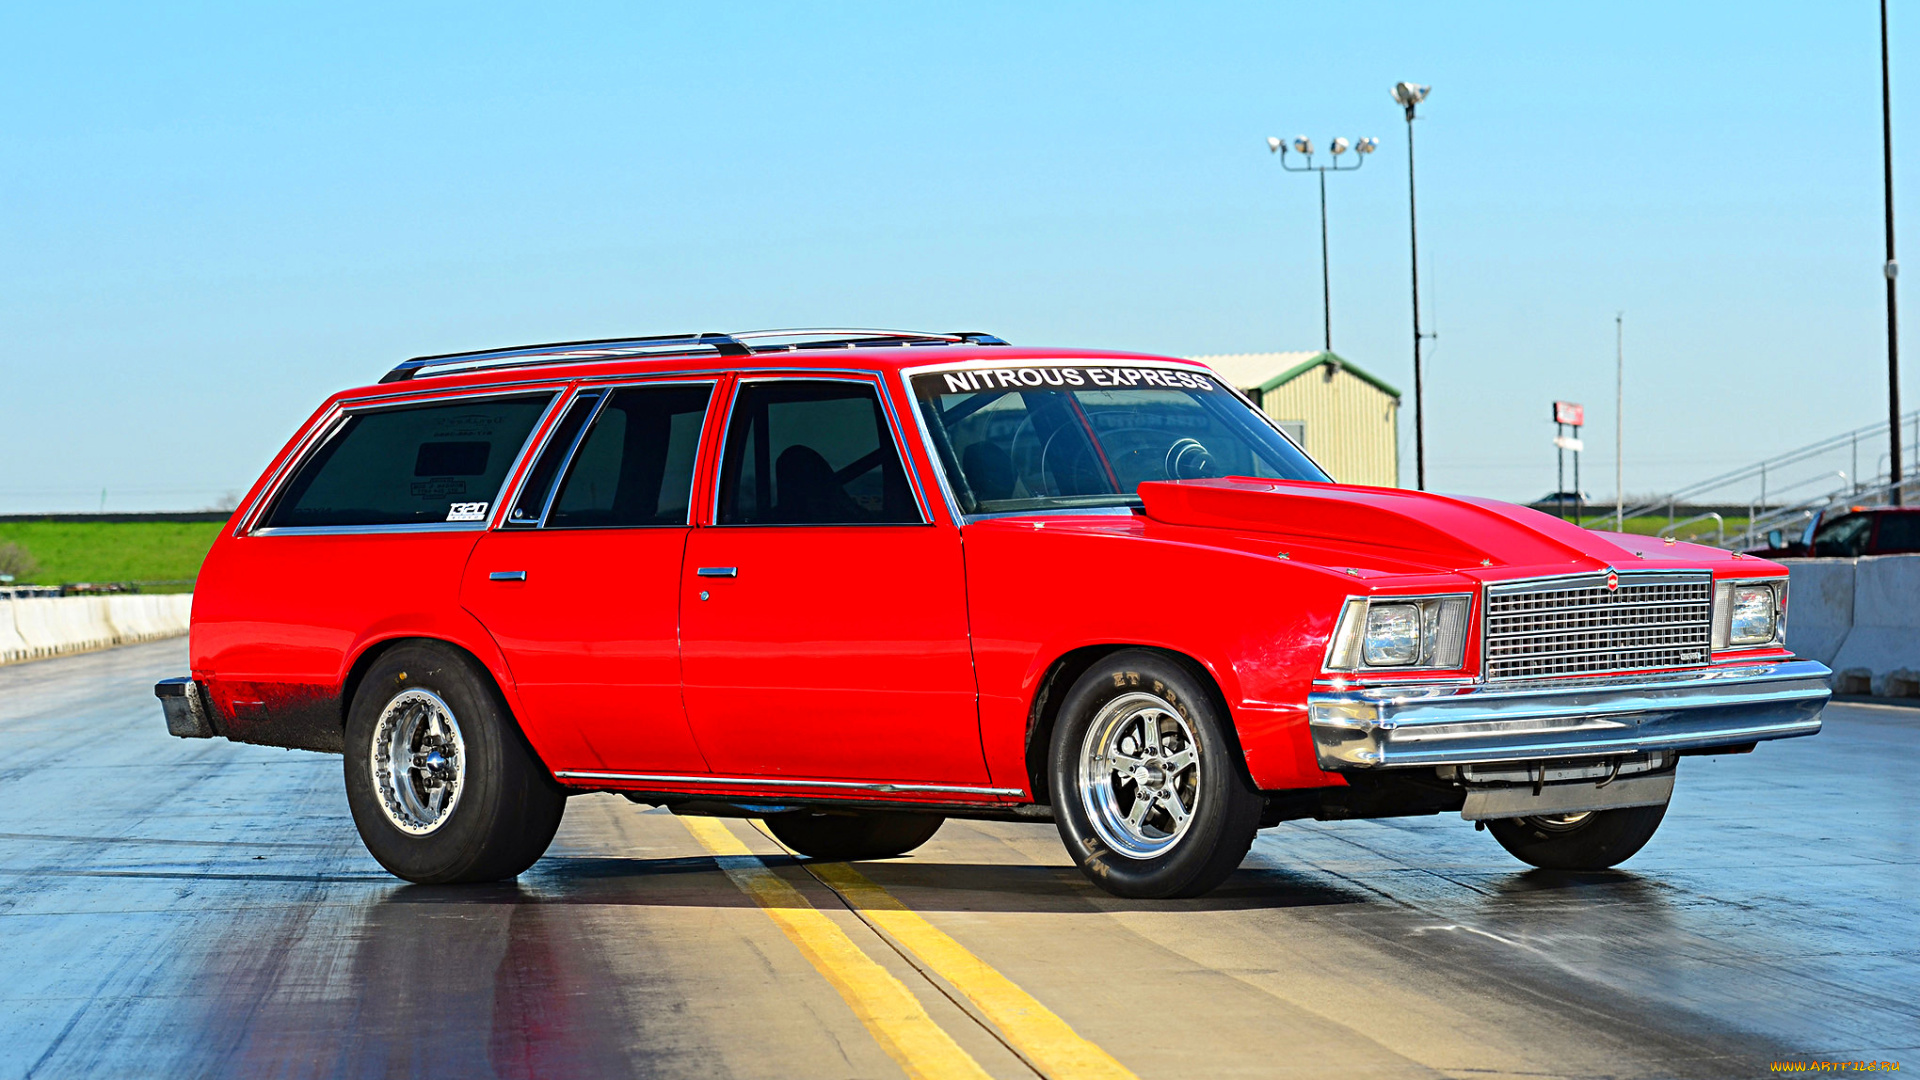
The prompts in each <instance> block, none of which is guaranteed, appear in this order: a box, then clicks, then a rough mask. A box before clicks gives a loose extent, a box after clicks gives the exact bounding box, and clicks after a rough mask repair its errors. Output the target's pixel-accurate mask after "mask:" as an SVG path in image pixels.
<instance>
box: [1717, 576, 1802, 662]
mask: <svg viewBox="0 0 1920 1080" xmlns="http://www.w3.org/2000/svg"><path fill="white" fill-rule="evenodd" d="M1786 591H1787V583H1786V582H1785V581H1779V580H1775V581H1722V582H1720V583H1718V584H1717V585H1715V586H1714V590H1713V594H1714V595H1713V601H1714V618H1713V638H1714V640H1713V646H1714V648H1716V649H1725V648H1749V647H1752V646H1756V645H1772V644H1775V643H1777V642H1778V641H1780V639H1781V637H1782V635H1781V633H1780V631H1781V625H1780V624H1781V620H1782V616H1783V615H1784V614H1785V610H1784V609H1785V607H1786Z"/></svg>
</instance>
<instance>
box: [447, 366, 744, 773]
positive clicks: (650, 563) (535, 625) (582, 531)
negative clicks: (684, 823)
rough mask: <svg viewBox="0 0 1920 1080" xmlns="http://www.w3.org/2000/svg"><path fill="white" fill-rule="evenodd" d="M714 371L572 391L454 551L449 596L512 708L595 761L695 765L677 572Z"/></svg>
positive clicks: (670, 767) (638, 767)
mask: <svg viewBox="0 0 1920 1080" xmlns="http://www.w3.org/2000/svg"><path fill="white" fill-rule="evenodd" d="M714 385H715V384H714V381H713V380H711V379H708V380H660V381H653V382H647V383H641V384H635V385H624V386H605V387H596V388H592V389H587V390H583V391H581V393H580V394H579V395H578V396H577V397H575V399H574V400H573V402H572V403H571V404H570V405H569V406H568V408H567V412H566V414H565V415H564V416H563V417H562V418H561V420H560V422H559V423H558V424H556V425H555V426H554V429H553V433H552V434H551V435H550V436H549V438H548V440H547V444H546V446H545V447H544V448H543V449H542V451H541V453H540V456H539V457H538V459H537V460H536V461H535V463H534V466H533V467H532V468H531V469H529V470H528V475H527V479H526V481H525V483H523V485H522V486H521V489H520V492H519V494H518V495H517V496H516V498H515V500H514V503H513V506H512V508H511V509H510V511H509V512H508V515H507V520H506V522H505V523H504V525H503V526H502V527H501V528H500V529H498V530H496V531H494V532H492V533H489V534H487V535H486V536H485V537H484V538H482V539H481V541H480V543H479V546H478V547H477V548H476V549H475V550H474V553H473V558H472V560H471V561H470V562H469V563H468V565H467V571H466V577H465V580H464V582H463V584H462V590H461V596H462V601H463V602H464V603H465V604H466V606H467V609H468V610H469V611H472V612H473V614H474V615H475V617H477V618H478V619H479V620H480V621H481V623H483V624H484V625H485V626H486V627H487V629H488V631H490V632H491V633H492V634H493V636H494V638H495V640H496V641H498V642H499V644H500V648H501V651H502V652H503V653H505V654H506V658H507V665H508V667H509V668H510V669H511V670H512V672H513V677H514V682H515V684H516V685H517V686H518V688H519V693H520V699H521V711H522V712H523V713H524V714H525V715H523V716H522V717H521V722H522V723H523V724H524V725H526V726H527V727H528V729H529V731H530V732H531V731H536V730H541V731H546V730H550V731H554V732H556V733H560V732H571V733H577V735H578V736H580V737H582V738H584V739H585V741H586V743H587V744H588V746H589V747H590V749H591V750H592V752H593V753H594V755H595V756H596V757H597V758H598V759H599V764H600V766H601V767H602V768H604V769H606V770H608V771H615V772H644V773H656V774H698V773H704V772H706V771H707V765H706V762H705V760H704V759H703V758H702V757H701V755H700V751H699V748H698V747H697V746H696V745H695V743H694V740H693V736H692V734H691V732H690V731H689V730H688V727H687V721H686V714H685V711H684V709H683V708H682V707H681V702H680V658H679V614H680V613H679V601H680V595H679V580H680V564H681V558H682V554H683V552H684V549H685V546H686V539H687V533H688V531H689V530H688V522H689V520H690V514H691V507H692V491H693V477H694V464H695V460H696V458H697V456H698V451H699V447H700V444H701V437H702V431H703V428H704V425H705V422H706V415H707V412H708V406H709V403H710V402H711V400H712V398H713V390H714ZM536 741H539V740H538V739H536Z"/></svg>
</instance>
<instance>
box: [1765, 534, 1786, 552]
mask: <svg viewBox="0 0 1920 1080" xmlns="http://www.w3.org/2000/svg"><path fill="white" fill-rule="evenodd" d="M1767 546H1768V547H1770V548H1772V549H1773V550H1775V551H1779V550H1780V549H1781V548H1783V547H1786V546H1787V538H1786V537H1784V536H1782V535H1780V530H1779V529H1768V530H1767Z"/></svg>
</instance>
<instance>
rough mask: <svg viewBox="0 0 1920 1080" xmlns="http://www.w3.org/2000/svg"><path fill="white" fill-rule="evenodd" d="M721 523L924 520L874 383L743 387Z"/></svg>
mask: <svg viewBox="0 0 1920 1080" xmlns="http://www.w3.org/2000/svg"><path fill="white" fill-rule="evenodd" d="M719 523H720V524H722V525H887V524H901V525H905V524H912V525H918V524H920V523H921V517H920V508H919V506H918V505H916V504H915V502H914V498H913V490H912V488H911V487H909V486H908V484H907V474H906V471H905V470H904V469H903V468H902V467H901V464H900V454H899V451H898V450H897V449H895V446H894V441H893V433H892V430H891V429H890V428H889V427H888V424H887V417H886V413H885V412H884V411H882V409H881V407H880V398H879V395H878V394H877V393H876V392H875V389H874V387H873V385H872V384H870V383H862V382H838V381H825V380H812V379H783V380H777V381H770V382H756V383H746V384H744V385H742V386H741V387H740V391H739V393H738V395H737V396H736V397H735V398H734V404H733V420H732V422H731V423H730V425H729V426H728V429H727V447H726V453H725V455H724V457H723V458H722V461H721V469H720V514H719Z"/></svg>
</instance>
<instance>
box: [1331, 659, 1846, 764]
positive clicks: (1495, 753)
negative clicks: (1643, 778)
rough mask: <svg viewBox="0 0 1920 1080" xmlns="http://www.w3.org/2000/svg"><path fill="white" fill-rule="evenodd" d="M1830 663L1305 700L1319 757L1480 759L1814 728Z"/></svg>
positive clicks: (1611, 750) (1686, 746)
mask: <svg viewBox="0 0 1920 1080" xmlns="http://www.w3.org/2000/svg"><path fill="white" fill-rule="evenodd" d="M1831 674H1832V672H1830V671H1828V670H1827V667H1826V665H1824V664H1820V663H1816V662H1815V661H1812V660H1781V661H1773V662H1767V663H1758V664H1742V665H1739V666H1727V667H1718V668H1710V669H1705V670H1700V671H1687V672H1677V673H1674V674H1671V675H1643V676H1635V677H1631V678H1626V679H1617V680H1603V681H1593V680H1583V681H1580V682H1578V683H1564V682H1563V683H1559V684H1554V683H1546V682H1535V683H1526V684H1511V685H1502V686H1487V685H1484V684H1475V685H1471V686H1441V687H1431V686H1429V687H1417V686H1409V687H1395V688H1378V687H1376V688H1370V689H1353V690H1335V691H1328V692H1325V693H1315V694H1311V695H1309V696H1308V698H1307V706H1308V717H1309V724H1310V726H1311V727H1312V730H1313V741H1314V748H1315V750H1316V751H1317V752H1318V754H1319V757H1320V766H1321V767H1322V768H1324V769H1329V770H1339V769H1381V768H1395V767H1402V766H1432V765H1473V764H1481V763H1487V762H1499V761H1530V760H1539V759H1546V758H1570V757H1604V756H1609V755H1614V754H1637V753H1642V752H1644V751H1648V750H1691V749H1704V748H1708V747H1715V746H1737V745H1741V744H1745V743H1754V742H1760V741H1763V740H1767V739H1787V738H1792V737H1794V736H1796V735H1812V734H1813V733H1815V732H1817V731H1819V730H1820V710H1821V709H1822V708H1823V707H1825V705H1826V703H1827V698H1829V697H1830V696H1832V690H1831V689H1829V687H1828V684H1827V679H1828V677H1829V676H1830V675H1831Z"/></svg>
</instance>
